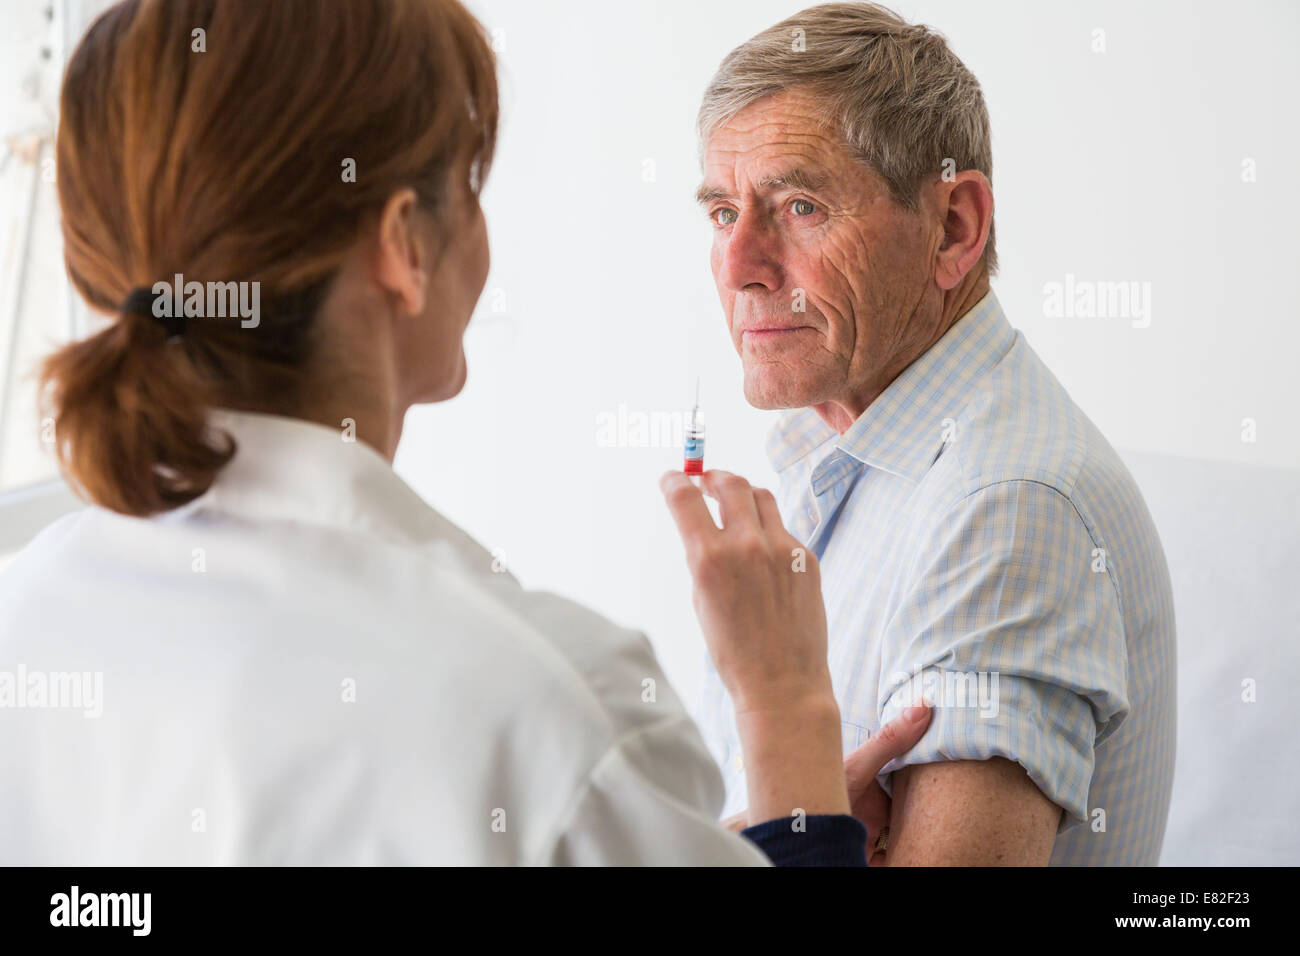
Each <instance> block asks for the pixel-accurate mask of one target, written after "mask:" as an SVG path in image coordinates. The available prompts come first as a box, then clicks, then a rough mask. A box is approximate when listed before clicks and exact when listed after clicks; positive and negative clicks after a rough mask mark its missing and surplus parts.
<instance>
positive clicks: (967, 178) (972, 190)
mask: <svg viewBox="0 0 1300 956" xmlns="http://www.w3.org/2000/svg"><path fill="white" fill-rule="evenodd" d="M937 199H938V202H939V208H940V214H941V215H942V217H943V233H944V234H943V240H942V241H941V242H940V243H939V251H938V253H937V255H936V259H935V265H934V281H935V284H936V285H938V286H939V288H941V289H943V290H944V291H945V292H946V291H948V290H949V289H953V288H956V286H957V284H958V283H959V282H961V280H962V279H963V278H965V276H966V273H968V272H970V270H971V269H973V268H974V267H975V263H977V262H979V259H980V256H981V255H983V253H984V244H985V243H986V242H988V239H989V229H990V228H991V227H992V225H993V187H992V186H990V185H989V181H988V178H987V177H986V176H985V175H984V174H983V173H981V172H980V171H979V170H975V169H967V170H963V171H962V172H960V173H958V174H957V176H956V178H955V179H954V180H953V181H952V182H940V183H938V185H937Z"/></svg>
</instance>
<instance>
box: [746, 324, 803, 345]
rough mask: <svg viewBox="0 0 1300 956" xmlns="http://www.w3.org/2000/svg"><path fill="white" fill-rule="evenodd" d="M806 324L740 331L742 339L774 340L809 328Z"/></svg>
mask: <svg viewBox="0 0 1300 956" xmlns="http://www.w3.org/2000/svg"><path fill="white" fill-rule="evenodd" d="M808 328H809V327H808V326H806V325H791V326H786V327H783V328H766V329H745V330H744V331H743V332H741V333H740V338H741V341H742V342H743V341H746V340H748V341H751V342H774V341H780V340H781V339H783V338H786V337H788V336H790V335H791V334H793V333H795V332H803V331H806V330H808Z"/></svg>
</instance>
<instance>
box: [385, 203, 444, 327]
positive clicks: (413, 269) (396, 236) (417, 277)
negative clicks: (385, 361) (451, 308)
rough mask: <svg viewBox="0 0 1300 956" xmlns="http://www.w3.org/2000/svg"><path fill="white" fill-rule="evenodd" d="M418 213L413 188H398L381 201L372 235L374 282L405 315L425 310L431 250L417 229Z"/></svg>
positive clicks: (421, 232)
mask: <svg viewBox="0 0 1300 956" xmlns="http://www.w3.org/2000/svg"><path fill="white" fill-rule="evenodd" d="M419 212H420V205H419V199H418V198H417V196H416V195H415V190H413V189H410V188H404V189H399V190H397V192H395V193H393V195H391V196H390V197H388V201H387V202H386V203H384V208H383V211H382V212H381V213H380V214H379V228H378V232H377V234H376V237H375V252H374V255H375V262H374V276H375V281H377V282H378V283H379V285H380V287H381V288H382V289H383V290H384V291H385V292H388V293H391V294H392V295H395V296H396V297H397V301H398V303H399V305H400V307H401V309H402V311H404V312H406V313H407V314H408V315H419V314H421V313H422V312H424V306H425V299H426V297H427V296H428V294H429V270H430V268H431V266H432V259H431V254H432V252H433V250H432V249H430V248H429V246H428V242H427V239H426V237H425V235H424V232H423V231H422V230H421V228H420V221H419Z"/></svg>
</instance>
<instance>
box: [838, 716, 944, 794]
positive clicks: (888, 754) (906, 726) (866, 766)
mask: <svg viewBox="0 0 1300 956" xmlns="http://www.w3.org/2000/svg"><path fill="white" fill-rule="evenodd" d="M932 713H933V711H932V710H931V708H930V707H928V706H926V705H925V704H924V703H920V704H916V705H914V706H912V707H909V708H907V709H906V710H904V711H903V712H902V713H901V714H899V715H898V716H897V717H895V718H894V719H893V720H891V721H890V722H889V723H887V724H885V726H883V727H881V728H880V730H879V731H878V732H877V733H875V734H873V735H872V737H871V739H870V740H868V741H867V742H866V743H865V744H863V745H862V746H861V747H859V748H858V749H857V750H855V751H853V753H851V754H849V755H848V756H847V757H845V758H844V775H845V777H846V778H847V782H848V787H849V793H855V792H857V791H860V790H862V789H863V788H865V787H866V786H867V785H868V784H870V783H871V781H872V780H874V779H875V778H876V775H877V774H878V773H880V770H881V768H882V767H884V766H885V764H887V763H889V761H891V760H893V759H894V758H895V757H901V756H902V755H903V754H905V753H907V752H908V751H909V750H911V749H912V748H913V747H914V746H916V742H917V741H918V740H920V739H921V738H922V737H923V736H924V735H925V730H926V728H927V727H929V726H930V716H931V714H932Z"/></svg>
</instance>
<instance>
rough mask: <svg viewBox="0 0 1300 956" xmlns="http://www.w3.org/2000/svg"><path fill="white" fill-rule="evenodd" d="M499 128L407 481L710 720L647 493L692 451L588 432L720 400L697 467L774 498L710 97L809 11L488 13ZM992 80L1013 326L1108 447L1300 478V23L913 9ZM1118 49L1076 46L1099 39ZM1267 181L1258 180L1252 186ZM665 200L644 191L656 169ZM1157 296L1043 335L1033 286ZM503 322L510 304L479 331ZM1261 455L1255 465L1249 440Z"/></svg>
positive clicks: (1168, 8)
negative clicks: (721, 72) (750, 391)
mask: <svg viewBox="0 0 1300 956" xmlns="http://www.w3.org/2000/svg"><path fill="white" fill-rule="evenodd" d="M471 6H472V7H473V9H474V10H475V11H476V13H478V15H479V16H480V17H481V19H483V21H484V23H485V24H486V25H487V26H488V27H489V28H491V29H493V30H496V31H500V32H499V33H498V41H499V44H500V45H502V46H503V49H502V50H501V52H500V59H501V67H502V75H503V83H504V129H503V135H502V139H501V146H500V154H499V159H498V161H497V164H496V167H495V169H494V171H493V173H492V176H491V178H490V180H489V185H488V189H487V191H486V195H485V207H486V209H487V213H488V221H489V225H490V228H491V234H492V250H493V267H492V273H491V275H490V277H489V280H488V292H487V293H486V294H485V296H484V299H483V301H482V303H481V307H480V311H479V314H478V316H476V319H475V324H474V325H472V326H471V331H470V333H469V335H468V339H467V343H468V344H467V348H468V354H469V360H470V378H469V383H468V385H467V386H466V388H465V391H464V392H463V393H462V395H461V396H459V397H458V398H457V399H455V400H454V401H452V402H449V403H446V404H444V405H441V406H436V407H430V408H424V409H418V410H416V411H414V412H413V413H412V414H411V416H410V418H409V419H408V423H407V434H406V438H405V441H404V444H403V446H402V449H401V452H400V453H399V457H398V462H397V465H398V469H399V471H401V473H402V474H403V475H404V476H405V477H406V478H407V479H408V480H409V481H410V482H411V483H412V484H413V485H414V486H415V487H416V488H417V489H418V490H420V491H421V492H422V493H423V494H424V495H425V496H426V497H427V498H428V499H429V500H430V501H431V502H432V503H433V504H434V505H435V506H436V507H438V508H440V509H441V510H443V511H444V512H445V513H446V514H448V515H449V516H450V517H451V518H453V519H454V520H456V521H458V522H459V523H460V524H462V526H464V527H465V528H466V529H467V530H469V531H470V532H471V533H472V534H474V535H475V536H477V537H478V538H479V539H480V540H482V541H483V542H484V543H485V544H486V545H487V546H488V547H489V548H499V549H502V551H503V552H504V560H505V561H506V563H507V564H508V565H509V566H510V567H511V568H512V570H514V571H515V573H517V574H518V575H519V576H520V578H521V579H522V580H523V581H524V583H525V584H526V585H528V586H532V587H543V588H548V589H553V590H556V591H559V592H562V593H565V594H568V595H570V596H572V597H574V598H576V599H578V600H580V601H582V602H584V603H586V604H589V605H592V606H595V607H596V608H598V609H600V610H602V611H603V612H605V613H606V614H608V615H610V616H611V617H613V618H615V619H616V620H618V621H619V622H621V623H624V624H627V625H631V626H635V627H638V628H641V629H643V630H645V631H646V632H647V633H648V634H649V635H650V637H651V640H652V641H653V642H654V644H655V647H656V649H657V651H658V653H659V655H660V657H661V659H662V660H663V662H664V664H665V667H666V668H667V670H668V673H669V676H670V678H671V679H672V680H673V681H674V683H675V684H676V685H677V686H678V687H679V689H680V690H682V691H683V692H684V693H686V694H687V695H688V696H693V694H694V692H695V690H696V687H697V686H698V679H699V672H700V671H699V668H700V663H701V654H702V650H701V648H702V644H701V642H700V637H699V632H698V629H697V627H696V625H695V622H694V618H693V615H692V612H691V608H690V599H689V581H688V577H687V574H686V572H685V569H684V567H683V564H682V560H681V555H680V546H679V544H678V541H677V538H676V535H675V533H674V531H673V530H672V528H671V525H670V522H669V519H668V517H667V514H666V512H665V510H664V508H663V505H662V503H661V500H660V497H659V493H658V490H657V487H656V480H657V478H658V476H659V474H660V473H661V472H662V471H663V470H665V469H667V468H670V467H680V453H679V450H678V449H677V448H676V447H662V448H626V447H624V448H618V447H615V448H608V447H601V446H600V445H598V442H597V427H596V426H597V417H598V415H599V414H601V413H602V412H613V411H616V410H617V409H618V407H619V405H620V404H622V405H626V406H628V408H629V409H631V410H639V411H646V412H649V411H656V412H671V411H678V410H680V409H681V408H683V407H684V406H685V405H686V404H687V403H688V401H689V399H690V394H691V389H692V387H693V382H694V376H695V375H696V374H697V373H698V374H701V375H702V376H703V392H704V405H705V408H706V411H707V414H708V421H709V438H708V461H709V463H710V464H711V465H713V466H717V467H726V468H728V469H731V470H734V471H737V472H739V473H741V474H744V475H746V476H748V477H750V478H751V479H752V480H754V481H756V482H758V483H766V484H770V483H771V481H772V475H771V473H770V471H769V469H768V467H767V464H766V462H765V460H764V458H763V454H762V438H763V434H764V431H765V429H766V427H767V425H768V423H769V422H770V420H771V418H770V416H771V415H772V413H762V412H757V411H755V410H753V409H750V408H749V407H748V406H747V405H746V404H745V402H744V400H743V398H742V396H741V393H740V371H739V365H738V361H737V359H736V357H735V355H734V353H733V352H732V350H731V346H730V342H729V340H728V339H727V336H726V334H725V331H724V327H723V323H722V318H721V314H720V311H719V307H718V305H717V302H716V299H715V297H714V292H713V288H712V280H711V278H710V276H709V271H708V264H707V248H708V242H709V237H708V227H707V224H706V223H705V221H704V219H703V218H702V216H701V215H700V214H699V213H698V212H697V211H696V209H695V207H694V203H693V200H692V198H691V197H692V194H693V192H694V189H695V187H696V185H697V184H698V180H699V169H698V166H697V159H696V145H695V140H694V137H693V120H694V115H695V110H696V107H697V105H698V97H699V95H700V93H701V91H702V90H703V88H704V85H705V83H706V82H707V80H708V78H709V76H710V75H711V73H712V71H713V69H714V68H715V67H716V65H717V63H718V61H719V60H720V59H721V57H722V56H723V55H724V54H725V53H726V52H727V51H728V50H729V49H730V48H731V47H733V46H734V45H736V44H737V43H739V42H740V41H742V40H743V39H745V38H747V37H748V36H750V35H752V34H753V33H755V32H757V31H758V30H760V29H762V28H764V27H766V26H768V25H770V24H771V23H774V22H776V21H778V20H780V19H782V18H783V17H785V16H786V15H788V14H791V13H794V12H796V11H797V10H798V9H800V6H801V5H800V4H799V2H798V0H795V2H788V0H781V2H777V0H732V2H722V0H713V2H701V0H693V2H688V0H671V2H668V0H659V2H654V3H608V2H602V0H567V2H554V3H540V2H533V0H473V2H472V3H471ZM896 9H899V10H900V12H902V13H903V14H904V15H906V16H908V17H909V18H911V19H914V20H919V21H922V22H926V23H929V24H931V25H933V26H935V27H937V28H938V29H940V30H941V31H943V32H944V33H945V34H946V35H947V36H948V37H949V39H950V42H951V43H952V44H953V46H954V48H955V49H956V51H957V52H958V54H959V55H960V56H961V57H962V58H963V59H964V60H965V62H966V64H967V65H968V66H969V67H970V68H971V69H972V70H973V71H974V72H975V74H976V75H977V76H978V77H979V78H980V80H981V82H982V84H983V86H984V89H985V95H986V98H987V100H988V103H989V107H990V112H991V116H992V122H993V130H994V161H995V170H994V172H995V175H994V192H995V195H996V202H997V223H998V234H999V235H998V237H999V253H1000V257H1001V260H1002V272H1001V275H1000V277H999V278H998V279H997V280H996V281H995V289H996V290H997V292H998V295H999V297H1000V298H1001V300H1002V303H1003V305H1004V306H1005V307H1006V309H1007V312H1008V314H1009V316H1010V318H1011V321H1012V324H1013V325H1016V326H1017V327H1019V328H1020V329H1022V330H1023V331H1024V332H1025V334H1026V336H1027V337H1028V339H1029V341H1030V343H1031V344H1032V345H1033V347H1034V348H1035V349H1036V350H1037V351H1038V352H1039V354H1041V355H1042V356H1043V358H1044V359H1045V360H1046V362H1047V363H1048V365H1049V366H1051V368H1052V369H1054V370H1055V372H1056V373H1057V375H1058V376H1059V377H1060V378H1061V380H1062V381H1063V382H1064V383H1065V385H1066V387H1067V388H1068V389H1069V390H1070V391H1071V393H1072V395H1073V396H1074V397H1075V399H1076V401H1077V402H1078V403H1079V404H1080V405H1081V406H1082V407H1083V409H1084V410H1085V411H1086V412H1087V413H1088V414H1089V415H1090V416H1091V417H1092V418H1093V419H1094V421H1096V422H1097V423H1098V425H1099V426H1100V427H1101V428H1102V430H1103V431H1104V432H1105V433H1106V434H1107V435H1108V436H1109V437H1110V439H1111V441H1112V442H1113V443H1114V444H1115V445H1116V446H1119V447H1127V448H1135V449H1143V450H1150V451H1164V452H1173V453H1179V454H1184V455H1192V456H1198V457H1205V458H1215V459H1224V460H1236V461H1242V462H1260V463H1266V464H1272V465H1280V466H1287V467H1292V468H1294V467H1300V425H1298V424H1297V405H1298V403H1297V398H1298V397H1300V389H1298V387H1297V384H1296V381H1297V373H1296V372H1295V370H1294V368H1293V366H1294V364H1295V362H1296V360H1297V355H1298V354H1300V349H1298V348H1297V346H1298V345H1300V331H1297V322H1296V319H1297V308H1296V305H1295V299H1294V293H1293V292H1292V291H1291V290H1290V289H1289V288H1288V286H1289V285H1291V284H1293V283H1292V280H1290V279H1289V278H1288V277H1291V276H1294V274H1295V271H1296V270H1295V263H1296V260H1297V253H1298V252H1300V244H1298V243H1297V240H1296V233H1297V223H1300V216H1298V215H1297V213H1298V212H1300V209H1298V208H1297V206H1298V203H1297V199H1296V190H1295V186H1294V170H1293V168H1292V167H1291V166H1290V165H1288V164H1289V163H1293V161H1294V158H1295V157H1296V156H1297V155H1300V148H1298V147H1300V143H1298V142H1297V133H1296V127H1295V121H1294V120H1295V106H1294V103H1295V94H1296V78H1295V76H1296V74H1295V67H1294V63H1295V57H1294V46H1295V43H1296V40H1297V38H1300V29H1298V27H1300V13H1298V12H1297V7H1296V5H1294V4H1291V3H1283V2H1277V3H1263V2H1254V3H1240V4H1234V5H1232V6H1231V7H1224V6H1222V5H1218V4H1215V5H1211V4H1209V3H1198V4H1187V3H1143V4H1129V3H1070V4H1062V3H1052V4H1042V3H1028V2H1025V3H981V4H972V3H964V2H958V0H952V2H932V3H903V4H900V5H898V6H897V7H896ZM1095 28H1101V29H1103V30H1104V31H1105V40H1106V52H1104V53H1094V52H1092V51H1091V47H1092V44H1093V42H1094V34H1093V30H1094V29H1095ZM1247 158H1250V159H1253V160H1254V161H1255V164H1256V169H1257V181H1256V182H1253V183H1246V182H1243V181H1242V175H1241V170H1242V161H1243V160H1244V159H1247ZM647 160H649V161H652V162H653V173H654V176H653V181H649V182H648V181H645V178H644V174H645V171H646V169H647V168H648V167H647V165H646V161H647ZM1067 274H1073V275H1074V276H1075V277H1076V278H1078V279H1087V280H1104V281H1120V280H1134V281H1139V282H1149V283H1151V290H1152V292H1151V295H1152V298H1151V303H1152V311H1151V322H1150V325H1149V327H1147V328H1135V327H1134V326H1133V322H1131V321H1129V320H1126V319H1052V318H1048V317H1046V316H1045V315H1044V308H1043V303H1044V284H1045V283H1047V282H1051V281H1059V282H1063V281H1064V280H1065V276H1066V275H1067ZM494 307H495V308H494ZM1247 417H1250V418H1253V419H1255V421H1256V423H1257V429H1258V430H1257V440H1256V441H1255V442H1253V443H1245V442H1243V441H1242V440H1241V429H1242V419H1243V418H1247Z"/></svg>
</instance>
